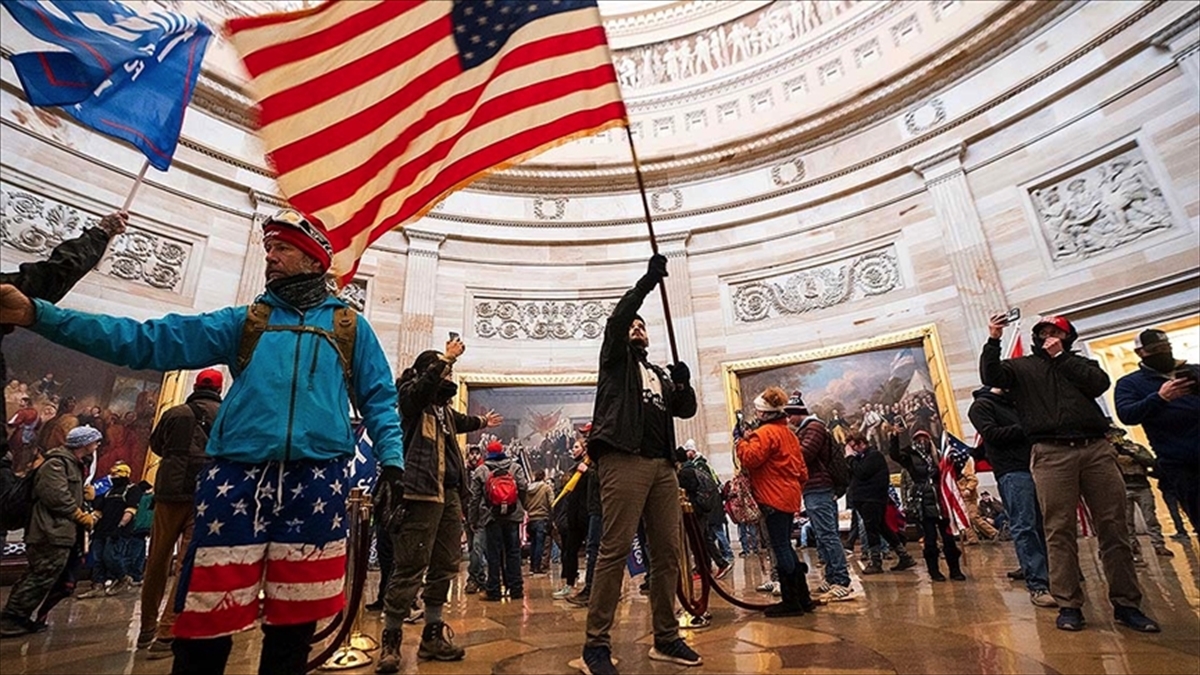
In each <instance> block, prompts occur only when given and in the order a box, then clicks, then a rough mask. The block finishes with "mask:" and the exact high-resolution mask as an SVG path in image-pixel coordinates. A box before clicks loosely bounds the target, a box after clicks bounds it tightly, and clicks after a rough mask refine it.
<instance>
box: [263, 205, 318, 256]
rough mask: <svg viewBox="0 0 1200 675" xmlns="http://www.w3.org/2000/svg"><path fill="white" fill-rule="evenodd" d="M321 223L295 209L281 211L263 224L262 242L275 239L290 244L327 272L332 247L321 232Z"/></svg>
mask: <svg viewBox="0 0 1200 675" xmlns="http://www.w3.org/2000/svg"><path fill="white" fill-rule="evenodd" d="M322 227H323V226H322V223H321V221H319V220H317V219H316V218H314V217H312V216H306V215H304V214H302V213H300V212H299V211H297V210H295V209H283V210H281V211H279V212H278V213H276V214H275V215H273V216H271V218H270V219H269V220H267V221H266V222H265V223H263V242H267V241H270V240H272V239H276V240H278V241H282V242H284V243H286V244H291V245H292V246H295V247H296V248H298V249H300V250H301V251H302V252H303V253H304V254H305V255H307V256H308V257H310V258H312V259H313V260H316V261H317V262H318V263H320V264H321V269H324V270H328V269H329V265H330V263H331V262H333V247H332V246H330V245H329V239H328V238H326V237H325V234H324V233H323V232H322V231H321V229H322Z"/></svg>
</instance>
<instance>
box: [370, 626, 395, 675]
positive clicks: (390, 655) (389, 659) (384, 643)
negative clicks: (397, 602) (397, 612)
mask: <svg viewBox="0 0 1200 675" xmlns="http://www.w3.org/2000/svg"><path fill="white" fill-rule="evenodd" d="M400 638H401V634H400V629H399V628H396V629H395V630H391V629H388V628H384V629H383V636H382V637H381V638H380V639H379V643H380V644H379V661H378V662H376V664H375V672H377V673H398V672H400Z"/></svg>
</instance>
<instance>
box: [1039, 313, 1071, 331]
mask: <svg viewBox="0 0 1200 675" xmlns="http://www.w3.org/2000/svg"><path fill="white" fill-rule="evenodd" d="M1046 324H1049V325H1051V326H1055V327H1056V328H1058V329H1059V330H1061V331H1062V332H1064V333H1070V332H1071V322H1070V321H1067V317H1065V316H1046V317H1042V320H1041V321H1038V322H1037V323H1036V324H1034V326H1033V333H1034V335H1037V332H1038V328H1041V327H1042V326H1044V325H1046Z"/></svg>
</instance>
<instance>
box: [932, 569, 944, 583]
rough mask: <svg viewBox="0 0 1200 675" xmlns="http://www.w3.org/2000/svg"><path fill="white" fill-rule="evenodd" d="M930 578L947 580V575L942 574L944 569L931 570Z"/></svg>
mask: <svg viewBox="0 0 1200 675" xmlns="http://www.w3.org/2000/svg"><path fill="white" fill-rule="evenodd" d="M929 578H930V579H933V580H934V581H945V580H946V575H945V574H942V571H941V570H930V571H929Z"/></svg>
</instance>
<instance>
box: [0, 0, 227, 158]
mask: <svg viewBox="0 0 1200 675" xmlns="http://www.w3.org/2000/svg"><path fill="white" fill-rule="evenodd" d="M3 6H4V9H5V10H7V11H8V15H9V16H10V17H11V18H12V19H13V22H9V21H5V22H4V29H5V38H6V41H9V42H10V43H11V44H12V45H13V46H14V47H15V52H16V53H14V54H13V56H12V59H11V60H12V64H13V68H15V69H16V71H17V77H18V78H19V79H20V80H21V86H22V87H23V88H24V89H25V96H26V98H28V99H29V102H30V103H31V104H33V105H35V106H61V107H62V109H63V110H64V111H66V112H67V113H68V114H70V115H71V116H72V117H74V118H75V119H77V120H79V122H80V123H82V124H84V125H85V126H88V127H90V128H92V129H94V130H96V131H99V132H100V133H102V134H106V135H108V136H114V137H116V138H120V139H122V140H126V141H128V142H130V143H132V144H133V145H134V146H136V147H137V148H138V149H139V150H141V151H142V153H143V154H145V155H146V159H147V160H148V161H149V162H150V165H151V166H153V167H154V168H156V169H158V170H160V171H166V170H167V168H168V167H170V165H171V158H172V157H173V156H174V155H175V147H176V145H178V143H179V132H180V129H182V127H183V114H184V112H185V111H186V110H187V106H188V103H189V102H190V101H191V100H192V92H193V90H194V89H195V86H196V78H197V77H198V76H199V74H200V63H201V61H203V60H204V50H205V49H206V48H207V47H208V41H209V38H211V37H212V31H210V30H209V28H208V26H205V25H204V24H203V23H201V22H199V21H197V20H196V19H193V18H191V17H187V16H184V15H182V14H177V13H174V12H153V13H150V14H138V13H136V12H134V11H133V10H131V9H129V8H128V7H126V6H125V5H122V4H121V3H119V2H95V1H88V0H3ZM14 22H15V23H14Z"/></svg>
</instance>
